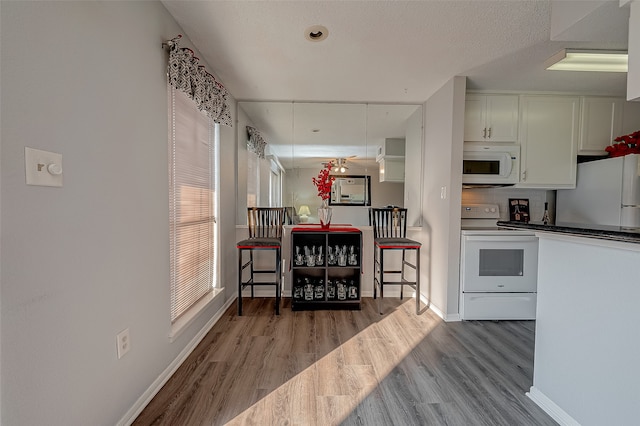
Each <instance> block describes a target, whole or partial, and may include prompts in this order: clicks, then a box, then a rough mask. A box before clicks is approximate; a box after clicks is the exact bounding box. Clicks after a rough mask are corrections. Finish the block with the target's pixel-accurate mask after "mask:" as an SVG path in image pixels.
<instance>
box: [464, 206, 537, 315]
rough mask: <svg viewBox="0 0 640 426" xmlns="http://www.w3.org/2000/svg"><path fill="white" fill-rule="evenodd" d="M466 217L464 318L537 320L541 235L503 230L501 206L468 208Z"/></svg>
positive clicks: (465, 213)
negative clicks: (499, 224)
mask: <svg viewBox="0 0 640 426" xmlns="http://www.w3.org/2000/svg"><path fill="white" fill-rule="evenodd" d="M461 217H462V220H461V225H462V229H461V253H460V284H461V285H460V292H461V294H460V315H461V317H462V319H463V320H510V319H511V320H515V319H519V320H522V319H535V311H536V290H537V280H538V239H537V237H536V236H535V235H534V234H533V232H530V231H526V230H512V229H507V228H500V227H498V226H497V225H496V222H497V221H498V220H499V219H500V211H499V207H498V205H497V204H465V205H463V206H462V216H461Z"/></svg>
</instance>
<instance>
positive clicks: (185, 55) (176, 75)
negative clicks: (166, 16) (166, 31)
mask: <svg viewBox="0 0 640 426" xmlns="http://www.w3.org/2000/svg"><path fill="white" fill-rule="evenodd" d="M180 37H181V36H178V37H176V38H174V39H171V40H169V41H167V43H166V45H167V46H169V65H168V74H169V84H171V86H172V87H173V88H175V89H178V90H181V91H182V92H184V93H186V94H187V96H189V97H190V98H191V99H193V101H194V102H195V103H196V105H197V107H198V109H199V110H200V111H205V112H206V113H207V114H208V115H209V117H211V119H212V120H213V121H214V122H216V123H219V124H224V125H226V126H230V127H231V126H232V122H231V109H230V108H229V93H228V92H227V89H225V88H224V86H223V85H222V84H220V83H219V82H218V81H216V79H215V77H214V76H213V75H212V74H210V73H208V72H207V71H206V70H205V69H204V66H202V65H199V63H198V62H199V59H198V58H197V57H195V56H194V54H193V50H191V49H189V48H183V47H179V46H178V41H179V40H180Z"/></svg>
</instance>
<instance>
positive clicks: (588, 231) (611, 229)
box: [497, 221, 640, 244]
mask: <svg viewBox="0 0 640 426" xmlns="http://www.w3.org/2000/svg"><path fill="white" fill-rule="evenodd" d="M497 225H498V226H499V227H504V228H512V229H527V230H531V231H537V232H555V233H560V234H569V235H574V236H580V237H588V238H598V239H602V240H613V241H622V242H626V243H636V244H640V228H624V227H622V226H608V225H585V224H572V223H563V224H558V225H552V224H547V225H545V224H543V223H542V222H529V223H523V222H511V221H498V223H497Z"/></svg>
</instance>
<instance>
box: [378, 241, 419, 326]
mask: <svg viewBox="0 0 640 426" xmlns="http://www.w3.org/2000/svg"><path fill="white" fill-rule="evenodd" d="M385 250H399V249H397V248H396V249H388V248H387V249H385V248H382V247H377V246H376V247H374V249H373V263H374V278H373V298H374V299H377V298H378V297H377V295H378V288H379V289H380V298H379V299H378V312H379V313H380V315H382V314H383V311H382V302H383V300H382V299H383V298H384V286H385V284H387V285H390V284H391V285H393V284H395V285H400V300H402V299H403V297H404V291H403V290H404V286H405V285H408V286H410V287H412V288H413V289H415V291H416V296H415V297H416V315H419V314H420V247H417V248H413V247H412V248H409V249H401V250H402V264H401V266H400V270H393V271H392V270H389V271H386V270H385V269H384V252H385ZM407 250H415V253H416V261H415V264H413V263H410V262H409V261H407V260H406V258H405V252H406V251H407ZM405 266H406V267H408V268H411V269H413V270H415V275H416V280H415V281H407V279H406V278H405ZM384 274H400V281H385V280H384Z"/></svg>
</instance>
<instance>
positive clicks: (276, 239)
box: [237, 207, 285, 315]
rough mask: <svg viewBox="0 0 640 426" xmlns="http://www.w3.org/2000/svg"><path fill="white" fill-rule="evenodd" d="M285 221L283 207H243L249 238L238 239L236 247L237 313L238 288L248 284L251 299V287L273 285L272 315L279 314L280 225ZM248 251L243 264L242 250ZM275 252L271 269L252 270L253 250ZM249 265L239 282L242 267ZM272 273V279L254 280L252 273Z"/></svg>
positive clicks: (280, 280)
mask: <svg viewBox="0 0 640 426" xmlns="http://www.w3.org/2000/svg"><path fill="white" fill-rule="evenodd" d="M284 220H285V209H284V207H249V208H248V209H247V224H248V225H249V238H248V239H246V240H242V241H239V242H238V243H237V248H238V315H242V290H244V289H245V288H246V287H247V286H250V287H251V298H252V299H253V297H254V287H255V286H269V285H271V286H275V288H276V315H279V314H280V298H281V292H282V289H281V287H282V286H281V282H282V279H281V276H282V274H281V269H282V267H281V258H282V225H283V224H284ZM245 250H247V251H249V260H248V261H247V262H246V263H243V253H244V251H245ZM255 250H258V251H262V250H273V251H275V256H276V260H275V266H274V267H273V268H272V269H256V268H255V267H254V258H253V257H254V253H253V252H254V251H255ZM247 268H249V278H248V280H247V281H242V275H243V272H244V270H245V269H247ZM261 274H275V278H274V281H269V282H264V281H256V280H255V277H256V275H261Z"/></svg>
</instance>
